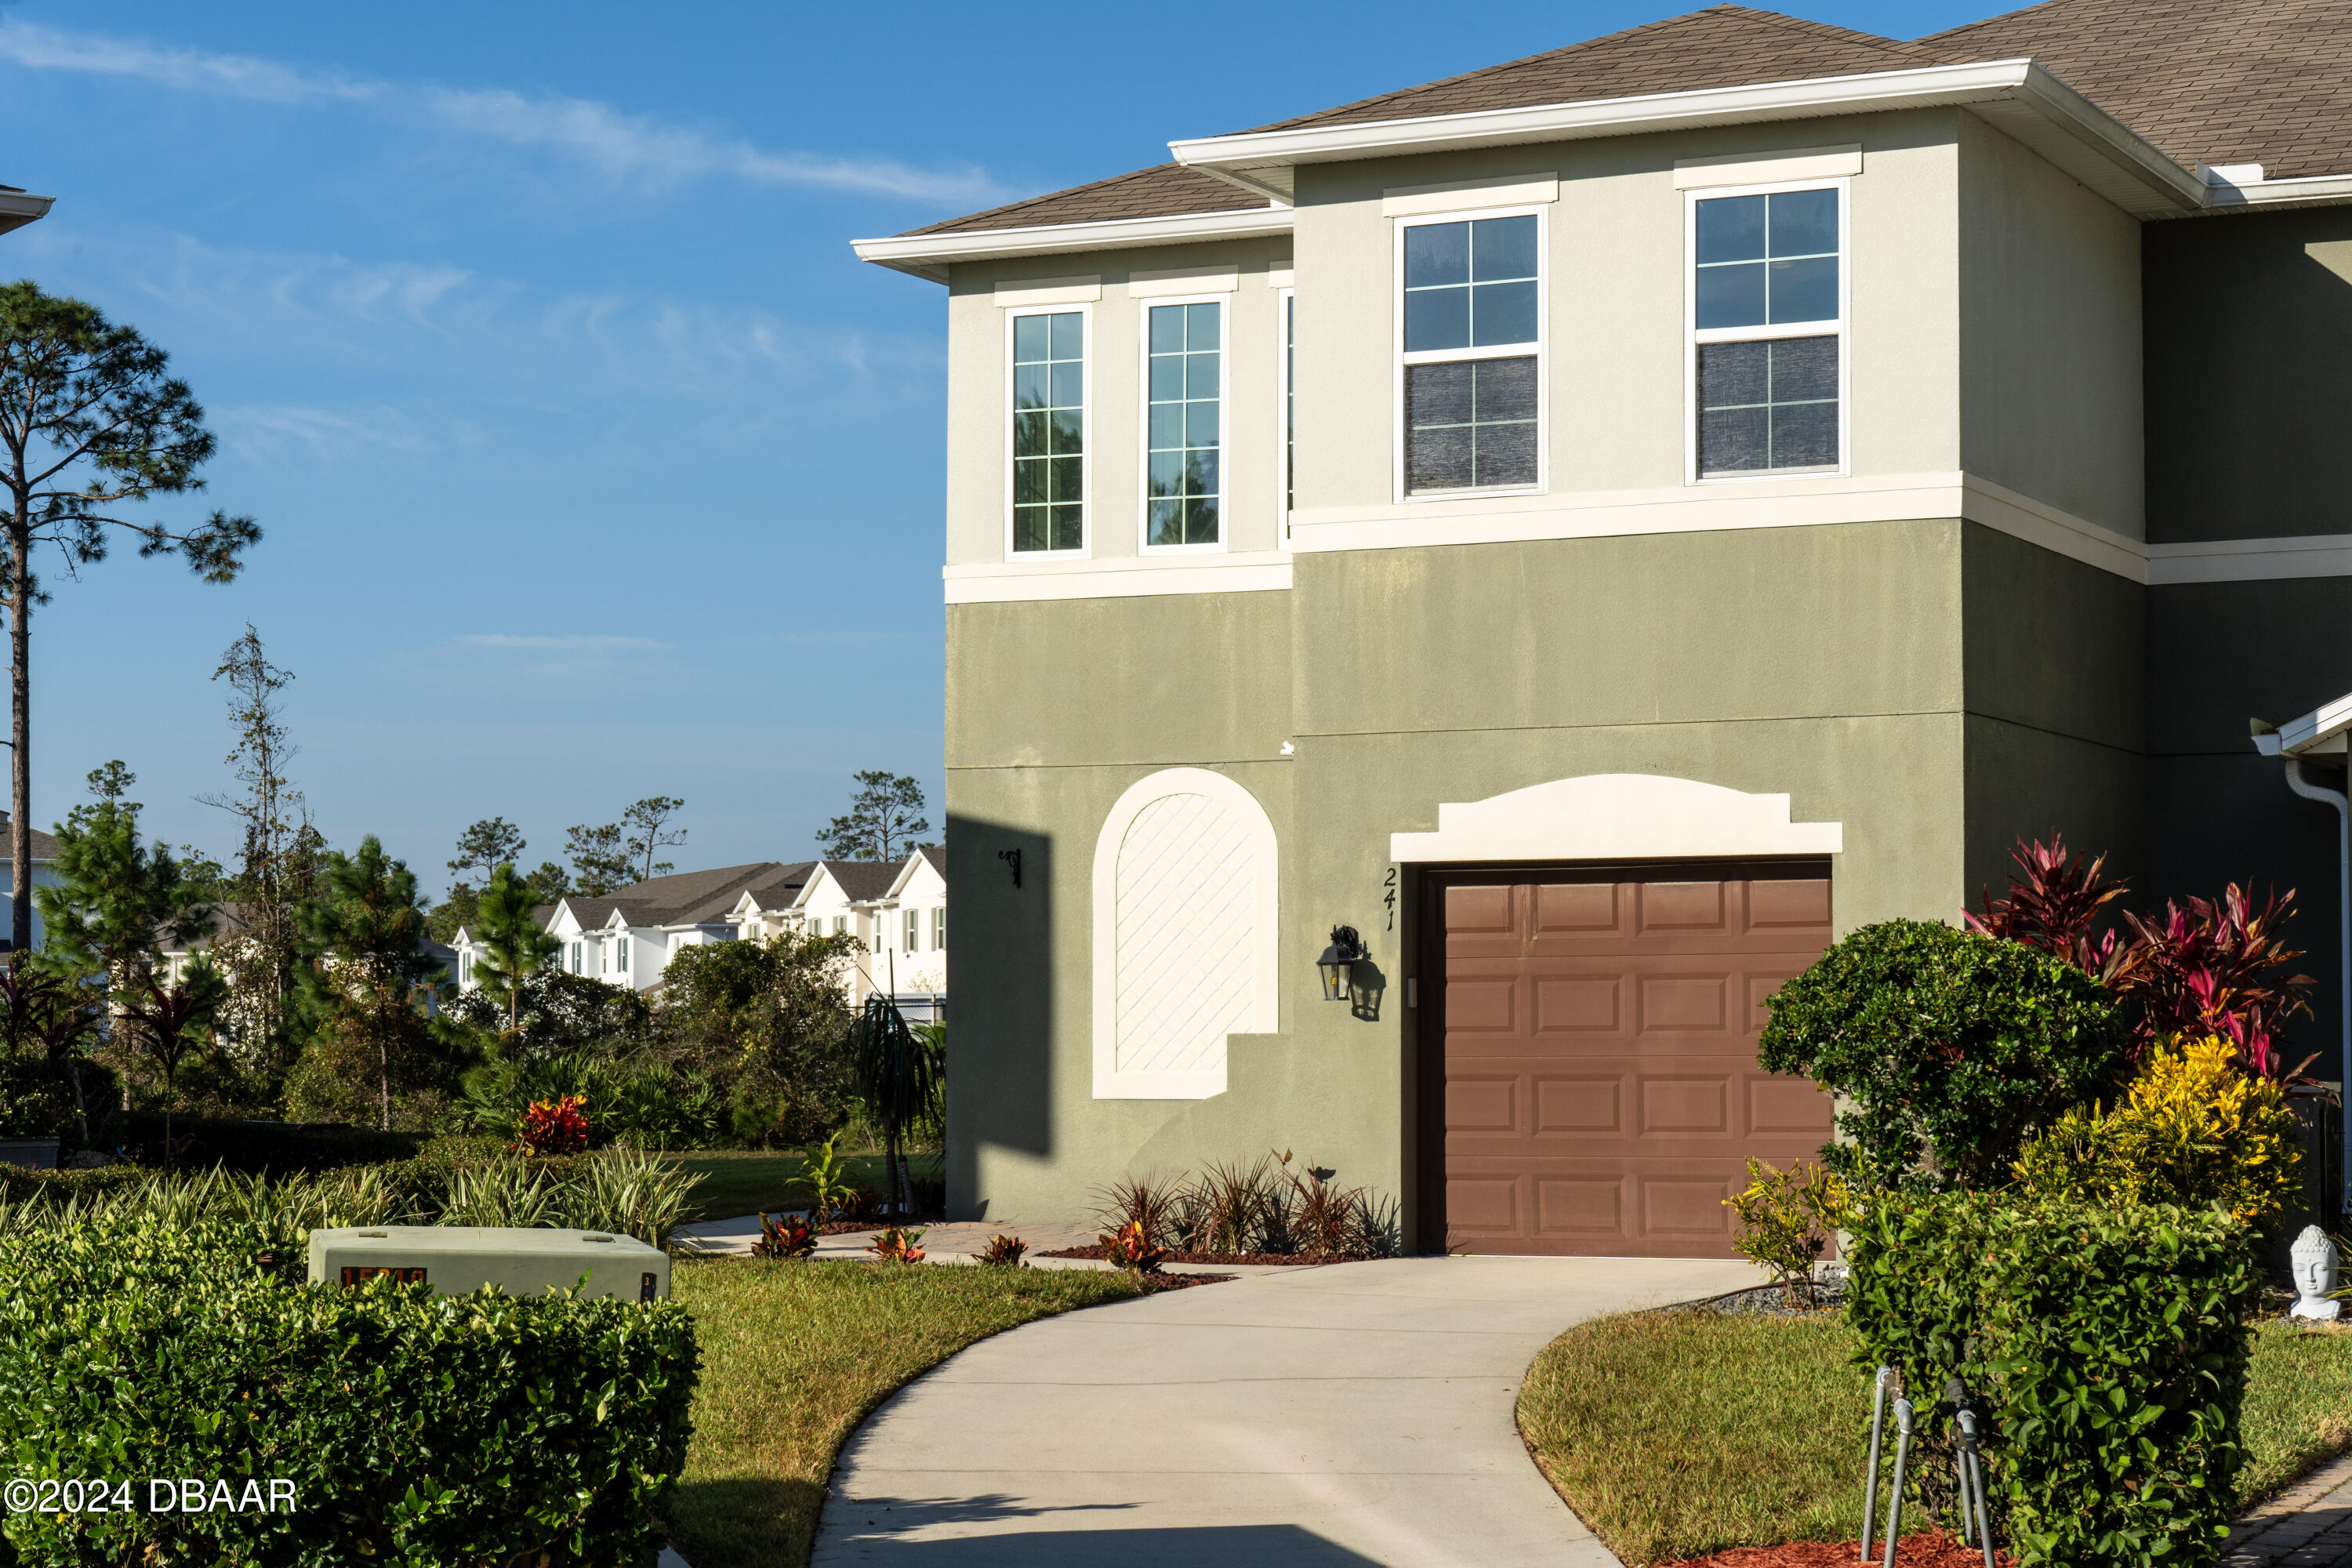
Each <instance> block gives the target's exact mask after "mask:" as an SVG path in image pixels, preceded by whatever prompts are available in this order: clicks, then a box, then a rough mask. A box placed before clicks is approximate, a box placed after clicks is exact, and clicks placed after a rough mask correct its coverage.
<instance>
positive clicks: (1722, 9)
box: [1234, 5, 1946, 135]
mask: <svg viewBox="0 0 2352 1568" xmlns="http://www.w3.org/2000/svg"><path fill="white" fill-rule="evenodd" d="M1711 16H1712V17H1721V16H1737V17H1739V18H1740V19H1741V20H1743V21H1749V22H1760V23H1765V24H1768V25H1770V26H1779V27H1787V28H1790V29H1793V30H1795V31H1799V32H1803V33H1807V34H1810V35H1811V36H1813V37H1833V38H1837V39H1839V40H1840V41H1842V42H1849V43H1857V44H1867V45H1870V46H1872V47H1881V48H1888V49H1895V50H1900V51H1903V52H1906V53H1913V52H1916V53H1921V54H1926V55H1928V56H1930V57H1931V60H1930V63H1933V64H1938V65H1940V64H1943V63H1944V62H1945V58H1946V57H1944V56H1942V55H1940V54H1937V53H1935V51H1932V50H1929V49H1927V48H1926V47H1925V46H1923V45H1919V44H1915V43H1908V42H1906V41H1905V40H1903V39H1901V38H1888V37H1880V36H1879V35H1878V34H1876V33H1864V32H1859V31H1856V30H1855V29H1853V28H1852V27H1840V26H1833V25H1832V24H1830V23H1827V22H1811V21H1807V20H1806V19H1805V18H1804V17H1802V16H1787V15H1785V14H1783V13H1781V12H1779V11H1765V10H1760V9H1759V8H1757V7H1755V6H1752V5H1707V6H1703V7H1701V8H1700V9H1698V10H1696V11H1684V12H1681V13H1678V14H1677V15H1675V16H1661V17H1659V18H1658V19H1657V20H1656V21H1654V22H1643V23H1642V24H1640V25H1639V26H1632V27H1622V28H1620V29H1619V30H1617V31H1616V32H1613V33H1604V34H1602V35H1601V37H1597V38H1586V39H1584V40H1582V41H1581V42H1579V43H1573V44H1563V45H1561V46H1560V47H1559V48H1556V49H1544V50H1541V51H1539V52H1538V53H1536V54H1532V55H1521V56H1520V57H1519V58H1517V59H1515V60H1501V61H1498V62H1496V64H1494V65H1491V66H1480V67H1479V68H1477V69H1476V70H1469V71H1462V72H1459V73H1458V74H1456V75H1454V76H1442V77H1439V78H1437V79H1435V80H1433V81H1420V82H1414V83H1413V84H1412V86H1410V87H1400V88H1394V89H1391V90H1389V91H1387V92H1376V93H1374V94H1373V95H1372V96H1371V97H1370V98H1360V99H1358V100H1355V101H1354V102H1352V103H1338V104H1333V105H1332V106H1331V107H1329V108H1328V109H1318V110H1314V111H1313V112H1311V113H1308V114H1294V115H1292V116H1290V117H1289V118H1287V119H1285V120H1277V121H1274V122H1273V123H1272V124H1270V125H1255V126H1252V127H1251V128H1250V129H1249V130H1248V131H1245V132H1234V134H1235V135H1251V134H1255V132H1262V131H1278V130H1281V129H1283V128H1284V127H1286V126H1293V125H1298V124H1301V123H1303V122H1307V121H1321V120H1327V119H1328V118H1330V117H1331V116H1333V115H1339V114H1348V113H1350V112H1351V111H1353V110H1360V109H1365V108H1368V107H1370V106H1371V105H1373V104H1376V103H1381V102H1383V101H1386V100H1390V99H1395V98H1402V97H1405V96H1406V95H1408V94H1413V95H1418V94H1421V93H1424V92H1427V91H1429V90H1430V89H1433V88H1445V87H1453V86H1455V85H1456V84H1458V83H1461V82H1466V81H1476V80H1478V79H1481V78H1485V77H1491V76H1496V75H1499V74H1501V73H1503V72H1506V71H1515V70H1520V69H1523V68H1526V67H1528V66H1532V65H1535V64H1537V63H1538V62H1547V63H1548V62H1552V61H1557V60H1562V59H1566V58H1569V57H1570V56H1573V55H1579V54H1583V53H1585V52H1586V51H1588V50H1592V49H1598V48H1601V47H1604V46H1613V45H1618V44H1622V43H1623V42H1624V41H1625V40H1626V39H1628V38H1633V37H1641V36H1643V35H1644V34H1655V33H1661V32H1665V31H1668V30H1674V29H1680V28H1683V27H1687V26H1692V25H1694V24H1696V23H1700V22H1702V21H1703V20H1704V19H1705V18H1707V17H1711ZM1402 118H1406V119H1412V118H1416V117H1414V116H1410V115H1407V116H1402Z"/></svg>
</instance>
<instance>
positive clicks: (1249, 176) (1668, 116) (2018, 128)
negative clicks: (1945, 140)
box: [1169, 59, 2210, 217]
mask: <svg viewBox="0 0 2352 1568" xmlns="http://www.w3.org/2000/svg"><path fill="white" fill-rule="evenodd" d="M1958 105H1968V106H1971V107H1976V108H1979V109H1980V110H1990V112H1989V113H1988V115H1987V117H1988V118H1990V119H1991V120H1993V121H1994V122H1995V123H1997V124H1999V125H2000V127H2001V129H2002V130H2004V131H2006V132H2009V133H2010V134H2011V135H2012V136H2016V137H2017V138H2018V139H2019V140H2020V141H2022V142H2025V143H2026V144H2027V145H2028V146H2030V147H2032V148H2033V149H2034V150H2035V151H2036V152H2038V153H2042V155H2043V156H2044V157H2046V158H2049V159H2050V160H2051V161H2052V162H2053V163H2056V164H2057V165H2058V166H2059V167H2061V168H2063V169H2065V170H2066V172H2067V173H2069V174H2074V176H2075V177H2076V178H2078V179H2081V180H2083V182H2084V184H2088V185H2089V186H2091V188H2092V189H2094V190H2096V191H2098V192H2100V194H2102V195H2105V196H2106V197H2107V198H2108V199H2109V200H2111V201H2114V202H2116V205H2119V206H2122V207H2123V208H2124V209H2125V210H2126V211H2128V212H2132V213H2134V214H2135V215H2137V216H2148V217H2155V216H2174V215H2176V214H2179V213H2185V212H2194V211H2197V210H2199V209H2200V207H2201V206H2203V205H2205V204H2206V202H2207V201H2208V200H2209V199H2210V193H2209V187H2207V186H2206V185H2205V184H2204V182H2203V181H2202V180H2200V178H2199V177H2198V176H2197V175H2196V174H2192V173H2191V172H2190V171H2189V170H2187V169H2185V168H2183V167H2181V166H2180V165H2179V163H2175V162H2174V161H2173V160H2172V159H2170V158H2168V157H2167V156H2165V155H2164V154H2163V153H2160V152H2158V150H2157V149H2156V148H2155V147H2154V146H2152V145H2150V144H2149V143H2148V142H2147V140H2146V139H2144V138H2143V137H2141V136H2140V135H2139V133H2138V132H2135V131H2133V130H2132V129H2131V128H2130V127H2129V126H2127V125H2125V124H2124V123H2123V122H2122V121H2119V120H2117V119H2116V118H2115V117H2114V116H2113V115H2111V114H2109V113H2107V111H2106V110H2103V109H2101V108H2099V107H2098V105H2096V104H2095V103H2093V102H2092V101H2091V100H2089V99H2087V98H2084V96H2083V95H2082V94H2081V93H2079V92H2076V91H2075V90H2074V89H2073V88H2071V87H2068V86H2067V85H2066V84H2065V83H2064V82H2063V81H2061V80H2059V79H2057V78H2056V77H2054V76H2053V75H2051V74H2050V73H2049V72H2048V71H2046V70H2044V69H2042V68H2041V67H2040V66H2038V65H2036V64H2034V63H2033V62H2032V60H2030V59H2013V60H1991V61H1985V62H1979V63H1972V64H1969V65H1959V66H1927V67H1921V68H1914V69H1909V70H1897V71H1871V72H1867V73H1864V74H1861V75H1855V76H1836V77H1808V78H1803V79H1798V80H1794V81H1779V82H1760V83H1755V84H1751V85H1748V86H1742V87H1728V88H1706V89H1698V90H1696V91H1690V92H1662V93H1646V94H1643V95H1641V96H1638V97H1632V98H1608V99H1591V100H1585V101H1582V102H1578V103H1557V104H1538V105H1534V106H1530V107H1526V108H1517V109H1496V110H1477V111H1475V112H1472V113H1467V114H1441V115H1430V116H1424V117H1421V118H1415V119H1406V120H1386V121H1359V122H1356V123H1352V124H1344V125H1313V126H1305V127H1301V128H1298V129H1296V130H1290V131H1259V132H1244V133H1243V134H1241V135H1237V136H1210V137H1202V138H1200V139H1198V140H1195V141H1190V142H1170V143H1169V150H1170V151H1171V153H1174V154H1175V158H1176V162H1177V163H1181V164H1182V165H1183V166H1184V167H1186V168H1188V169H1195V170H1198V171H1199V172H1200V173H1202V174H1210V175H1213V176H1215V177H1216V178H1218V179H1222V180H1225V181H1228V182H1229V183H1233V184H1245V185H1246V187H1247V188H1249V189H1253V190H1260V191H1265V192H1268V193H1270V194H1274V195H1277V196H1279V197H1280V198H1281V199H1284V200H1289V199H1292V198H1293V197H1294V196H1295V195H1296V190H1297V187H1296V182H1295V179H1294V177H1293V174H1292V171H1294V170H1295V169H1296V168H1297V166H1298V165H1299V164H1301V163H1339V162H1343V161H1347V160H1352V159H1360V158H1381V157H1395V156H1399V155H1402V154H1405V153H1438V152H1453V151H1458V150H1463V149H1468V148H1476V147H1507V146H1513V145H1517V144H1520V143H1524V142H1568V141H1581V140H1587V139H1593V138H1600V137H1607V136H1631V135H1638V134H1642V133H1644V132H1660V131H1678V130H1689V129H1696V128H1698V127H1702V126H1712V125H1747V124H1759V123H1767V122H1769V121H1780V120H1813V119H1820V118H1822V117H1824V116H1828V115H1833V114H1860V113H1867V112H1873V111H1878V112H1885V111H1889V110H1904V109H1926V108H1940V107H1950V106H1958ZM2002 106H2011V107H2009V108H2008V109H2007V110H2005V111H2004V110H2003V108H2002Z"/></svg>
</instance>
